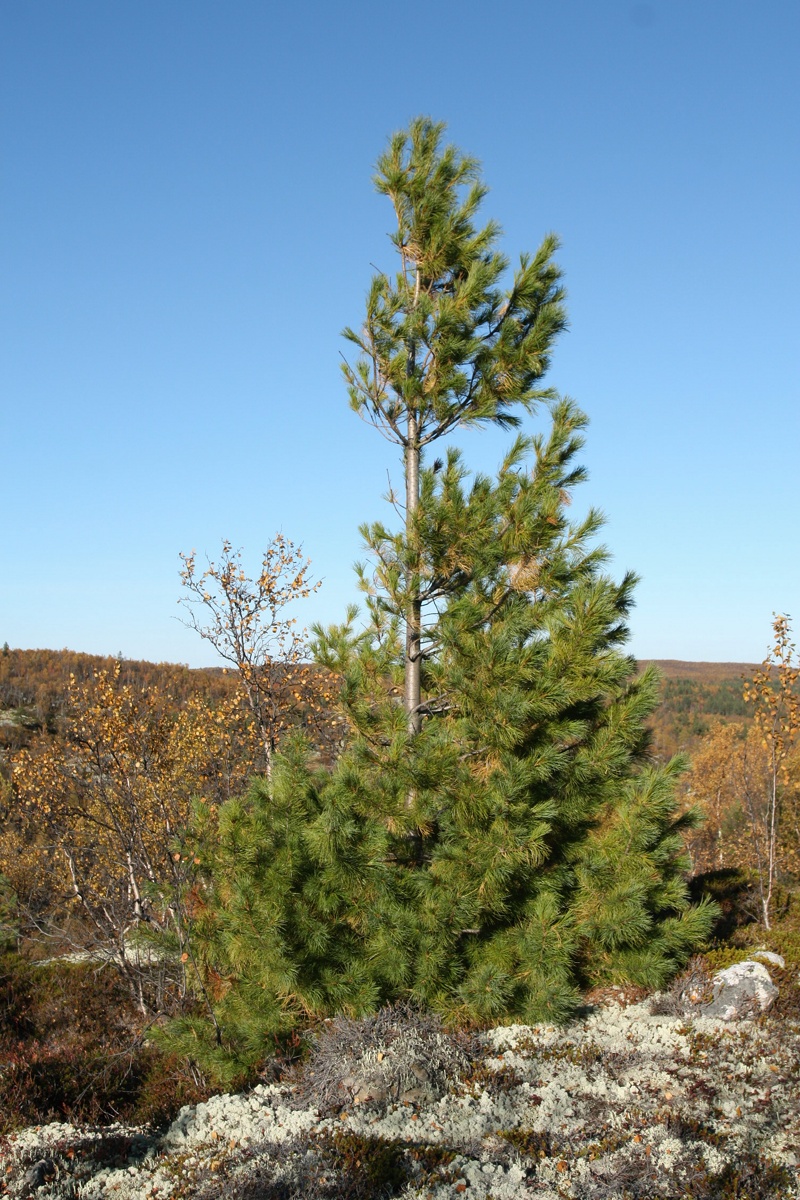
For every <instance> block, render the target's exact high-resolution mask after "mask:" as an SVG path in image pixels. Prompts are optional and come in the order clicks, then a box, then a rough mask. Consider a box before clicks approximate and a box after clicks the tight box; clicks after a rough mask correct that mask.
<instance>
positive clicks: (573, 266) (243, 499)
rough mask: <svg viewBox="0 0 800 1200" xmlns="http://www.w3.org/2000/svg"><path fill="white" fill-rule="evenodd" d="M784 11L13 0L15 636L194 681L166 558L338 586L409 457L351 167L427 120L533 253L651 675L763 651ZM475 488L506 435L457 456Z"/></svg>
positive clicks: (7, 329) (2, 564)
mask: <svg viewBox="0 0 800 1200" xmlns="http://www.w3.org/2000/svg"><path fill="white" fill-rule="evenodd" d="M798 61H800V7H799V6H798V5H797V4H795V3H793V2H789V0H785V2H777V3H767V4H763V5H758V6H755V5H753V4H751V3H743V2H740V0H722V2H717V0H670V2H669V3H667V2H666V0H660V2H658V3H655V2H652V3H649V4H645V3H632V2H630V0H620V2H618V3H617V2H612V0H600V2H599V3H598V0H562V3H560V4H554V3H550V4H544V3H541V2H539V0H524V2H523V0H510V2H505V3H504V2H503V0H500V2H498V3H497V4H496V5H495V6H494V7H493V8H490V7H489V6H487V5H485V4H483V3H480V4H479V3H477V2H474V0H459V2H458V3H455V2H449V0H447V2H437V0H429V2H427V3H423V2H422V0H406V2H405V3H404V4H402V5H396V6H394V5H388V4H375V3H374V2H373V3H365V2H362V0H356V2H350V3H348V4H347V5H332V4H330V5H325V4H319V5H310V4H305V5H302V4H298V5H294V6H289V5H280V6H278V5H273V4H269V3H265V2H263V0H258V2H256V0H226V3H225V4H219V3H216V2H212V0H192V2H191V3H190V2H189V0H136V3H127V4H109V3H108V2H107V0H75V2H74V3H71V4H65V3H63V0H37V2H36V3H35V4H33V3H27V2H25V0H6V2H5V3H4V4H3V5H2V6H1V7H0V93H1V94H2V109H1V113H2V115H1V117H0V120H1V122H2V124H1V127H0V137H1V139H2V146H1V153H2V180H1V181H0V205H1V215H0V221H1V222H2V264H1V267H2V280H3V282H2V285H0V286H1V287H2V316H1V317H0V320H1V321H2V336H1V343H2V349H1V350H0V388H2V398H1V399H0V404H1V405H2V410H1V417H0V420H1V425H0V453H2V464H3V467H2V496H3V517H4V519H3V522H2V534H0V539H1V540H0V641H4V640H7V641H8V642H9V643H10V645H12V646H20V647H35V646H49V647H54V648H60V647H63V646H69V647H71V648H73V649H76V650H84V651H89V652H93V653H104V654H107V653H117V652H118V651H121V652H122V653H123V654H124V655H125V656H126V657H132V658H150V659H156V660H172V661H181V662H188V663H190V664H192V665H203V664H208V663H210V662H213V661H214V660H213V657H212V655H211V653H210V651H209V650H208V648H207V647H206V645H205V644H204V643H202V642H201V641H200V640H199V639H198V638H197V635H196V634H193V633H191V632H190V631H189V630H187V629H185V628H184V627H183V626H182V625H181V624H180V623H179V621H178V620H177V619H176V618H177V616H178V615H179V609H178V607H177V603H176V602H177V599H178V597H179V595H180V584H179V578H178V569H179V565H180V563H179V559H178V555H179V552H180V551H188V550H190V549H192V548H196V549H197V551H198V553H199V554H200V555H202V554H203V553H204V552H207V553H208V554H209V555H212V556H213V555H214V553H215V552H216V551H217V550H218V547H219V544H220V540H221V538H222V537H224V536H226V537H228V538H230V539H231V541H232V542H233V543H234V544H235V545H237V546H242V547H244V549H245V554H246V557H247V558H248V560H249V562H250V563H251V564H252V565H253V566H255V565H256V563H257V561H258V557H259V551H260V550H261V549H262V548H263V546H265V545H266V543H267V542H268V541H269V540H270V539H271V537H272V536H273V535H274V533H275V532H276V531H277V530H282V531H283V532H284V533H285V534H286V535H287V536H288V537H290V538H293V539H294V540H295V541H302V543H303V545H304V547H305V550H306V552H307V553H308V555H309V556H310V557H311V558H312V560H313V564H314V570H315V572H316V573H317V575H318V576H320V577H322V579H323V586H322V588H321V589H320V591H319V593H318V594H317V595H316V596H315V597H313V599H312V600H310V601H308V602H306V604H305V606H303V608H301V609H300V611H299V613H298V615H299V616H301V618H302V619H303V621H304V622H310V621H312V620H323V621H327V620H331V621H332V620H337V619H339V618H340V617H341V615H342V613H343V610H344V607H345V605H346V604H347V603H348V601H349V600H351V599H353V598H354V596H355V589H354V583H353V575H352V571H351V564H352V562H353V561H354V560H355V559H356V558H358V557H359V556H360V554H361V548H360V540H359V535H358V531H357V530H358V525H359V523H360V522H362V521H364V520H371V519H376V518H379V517H381V516H384V511H383V510H384V506H383V504H382V502H381V496H382V494H383V493H384V492H385V490H386V482H387V470H388V471H389V472H390V473H391V474H392V477H393V478H395V479H397V478H399V469H398V464H397V460H396V455H395V453H394V448H393V447H391V446H389V445H388V444H387V443H385V442H384V441H383V440H382V439H381V438H380V437H379V436H378V435H377V433H375V431H373V430H371V429H369V428H368V427H366V426H364V425H362V424H361V423H360V422H359V420H358V418H357V417H356V416H354V415H353V414H352V413H351V412H350V410H349V408H348V403H347V398H346V395H345V391H344V386H343V383H342V381H341V378H340V372H339V362H340V354H341V352H342V351H343V350H344V343H343V341H342V339H341V337H340V331H341V329H342V328H343V326H345V325H348V324H351V325H356V326H357V325H358V324H359V322H360V319H361V316H362V313H363V306H364V295H365V293H366V289H367V286H368V284H369V280H370V276H371V274H372V270H373V265H372V264H377V265H381V266H389V265H390V263H391V258H390V247H389V243H388V240H387V236H386V235H387V233H388V232H389V231H390V229H391V211H390V208H389V205H388V202H387V201H386V200H384V199H382V198H381V197H379V196H377V195H376V194H375V193H374V191H373V190H372V186H371V182H370V180H371V173H372V165H373V164H374V162H375V159H376V158H377V156H378V154H379V153H380V152H381V150H382V149H383V146H384V144H385V141H386V138H387V136H388V135H389V133H390V132H392V131H393V130H395V129H398V128H401V127H403V126H405V125H406V124H407V122H408V120H409V119H410V118H411V117H412V116H414V115H417V114H420V113H425V114H429V115H431V116H433V117H434V118H435V119H437V120H444V121H446V122H447V123H448V131H449V136H450V138H451V139H452V140H453V141H455V142H456V143H457V144H458V145H459V146H461V147H462V149H464V150H465V151H466V152H468V153H470V154H474V155H476V156H477V157H478V158H479V159H480V160H481V161H482V164H483V170H484V175H485V178H486V181H487V182H488V184H489V186H490V188H491V192H490V195H489V197H488V199H487V201H486V204H485V207H484V212H485V214H486V216H487V217H489V216H492V217H496V218H497V219H498V220H499V221H500V223H501V224H502V226H503V229H504V238H503V248H504V250H505V251H506V253H507V254H508V255H509V257H511V258H512V260H513V259H514V258H516V257H517V255H518V254H519V252H520V251H524V250H532V249H534V248H535V247H536V245H538V243H539V241H540V240H541V237H542V235H543V234H544V233H545V232H547V231H550V230H555V231H556V232H557V233H558V234H559V235H560V237H561V239H562V243H563V248H562V251H561V253H560V255H559V261H560V262H561V264H562V266H563V268H564V270H565V273H566V283H567V287H568V292H569V311H570V330H569V332H568V333H567V334H565V335H564V336H563V338H562V339H561V341H560V343H559V345H558V347H557V349H556V353H555V356H554V362H553V370H552V373H551V377H550V382H551V383H552V384H553V385H554V386H556V387H558V388H560V389H561V390H563V391H565V392H568V393H569V394H570V395H572V396H574V397H575V399H576V400H577V401H578V402H579V403H580V405H581V406H582V407H583V408H584V409H585V411H586V412H587V413H588V414H589V417H590V419H591V425H590V428H589V432H588V442H587V446H586V449H585V453H584V460H585V462H586V464H587V466H588V468H589V472H590V481H589V483H588V484H586V485H584V487H583V489H582V491H583V495H582V497H581V504H583V505H588V504H590V503H591V504H594V505H597V506H599V507H600V508H602V509H603V511H604V512H605V513H606V515H607V518H608V523H607V527H606V530H605V538H604V540H605V542H606V544H607V545H608V547H609V549H610V550H611V552H612V554H613V561H612V571H613V572H614V573H615V574H617V575H619V574H620V573H621V572H622V571H623V570H625V569H626V568H633V569H635V570H636V571H638V572H639V573H640V574H641V575H642V583H641V585H640V588H639V591H638V604H637V607H636V609H635V611H634V614H633V621H632V640H631V649H632V650H633V652H634V653H636V654H637V655H639V656H640V657H658V658H684V659H708V660H737V661H757V660H759V659H761V658H762V657H763V654H764V652H765V649H766V646H767V642H768V640H769V632H770V621H771V615H772V612H773V611H774V610H775V611H788V612H790V613H794V614H795V615H796V616H800V607H798V597H800V556H799V555H798V538H797V532H796V530H797V522H798V512H799V511H800V470H798V432H800V430H799V425H800V419H799V418H798V399H799V398H800V397H799V395H798V393H799V392H800V384H799V383H798V380H800V370H798V367H800V361H799V360H800V349H799V347H800V338H799V337H798V328H800V319H799V318H800V312H799V311H798V309H800V301H799V300H798V295H799V294H800V289H799V288H798V282H797V281H798V279H799V278H800V254H799V253H798V232H797V224H798V222H797V214H798V198H799V197H800V186H799V185H800V170H799V169H798V158H799V154H798V150H799V139H798V86H797V63H798ZM457 441H458V442H459V444H461V445H462V446H463V447H464V450H465V455H466V458H467V461H468V462H469V463H470V464H473V465H474V466H475V467H477V468H480V469H491V468H492V467H494V466H495V465H496V463H497V462H498V461H499V459H500V457H501V454H502V449H503V446H504V444H505V441H506V438H505V437H504V435H502V434H496V433H470V434H469V435H468V436H462V437H460V438H458V439H457Z"/></svg>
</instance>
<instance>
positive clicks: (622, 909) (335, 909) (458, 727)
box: [183, 119, 713, 1069]
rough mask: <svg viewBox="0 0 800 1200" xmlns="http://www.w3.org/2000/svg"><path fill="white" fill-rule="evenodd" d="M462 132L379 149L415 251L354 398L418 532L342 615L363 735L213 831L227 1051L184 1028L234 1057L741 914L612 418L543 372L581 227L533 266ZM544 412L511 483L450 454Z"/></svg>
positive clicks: (661, 964)
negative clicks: (595, 428) (708, 892)
mask: <svg viewBox="0 0 800 1200" xmlns="http://www.w3.org/2000/svg"><path fill="white" fill-rule="evenodd" d="M442 131H443V130H442V126H439V125H435V124H433V123H432V122H430V121H428V120H425V119H420V120H417V121H414V122H413V123H412V125H411V126H410V128H409V130H408V132H407V133H403V134H398V135H397V136H395V137H394V138H393V139H392V140H391V142H390V145H389V149H388V151H387V153H386V154H385V155H384V156H383V157H382V158H381V159H380V161H379V164H378V176H377V180H376V183H377V187H378V190H379V191H380V192H382V193H384V194H386V195H387V196H389V197H390V199H391V200H392V202H393V205H394V209H395V214H396V220H397V229H396V232H395V234H394V242H395V245H396V247H397V250H398V253H399V256H400V270H399V272H398V273H397V275H396V276H395V278H394V279H392V280H390V279H389V278H388V277H387V276H385V275H378V276H376V278H375V279H374V280H373V283H372V286H371V288H370V291H369V294H368V299H367V312H366V318H365V321H364V325H363V329H362V330H361V332H360V333H354V332H353V331H347V336H348V338H349V339H350V341H351V342H352V343H355V344H356V345H357V346H358V348H359V350H360V352H361V356H360V357H359V358H358V359H357V361H356V362H355V364H354V365H349V366H348V367H347V368H346V376H347V382H348V386H349V389H350V397H351V402H352V405H353V407H354V408H355V409H356V410H357V411H358V412H359V413H360V415H362V416H363V417H365V418H366V419H367V420H369V421H372V422H373V423H374V424H375V425H376V426H378V428H379V429H380V430H381V432H383V433H384V434H385V435H386V436H388V437H389V438H390V440H393V441H395V442H397V443H398V445H399V446H400V450H401V455H402V463H403V468H404V479H405V504H404V506H402V509H401V521H400V527H399V528H396V529H393V528H391V527H389V526H387V525H384V524H381V523H377V524H371V525H367V526H365V527H364V529H363V533H364V537H365V541H366V544H367V548H368V550H369V551H370V554H371V561H372V567H371V569H370V568H368V567H367V566H363V567H362V568H361V569H360V580H361V584H362V587H363V588H364V589H365V591H366V592H367V603H368V621H367V624H366V627H365V628H361V629H359V628H358V627H357V614H356V612H355V610H351V611H350V612H349V613H348V615H347V619H346V620H345V622H344V623H343V624H342V625H340V626H334V627H331V628H328V629H321V628H317V629H316V631H315V633H316V653H317V656H318V660H319V661H320V663H321V664H322V665H324V666H326V667H327V668H329V669H332V670H334V671H335V672H336V673H337V674H338V676H339V677H340V678H341V680H342V693H341V698H342V704H343V708H344V711H345V713H346V717H347V722H348V728H349V735H348V739H347V744H346V746H345V748H344V750H343V752H342V754H341V756H340V758H339V760H338V762H337V764H336V766H335V768H334V769H333V770H332V771H331V772H329V773H319V772H318V773H316V774H314V773H312V772H311V771H310V770H309V769H308V767H307V766H306V765H304V760H303V754H302V751H301V750H300V749H299V748H298V746H297V745H296V744H295V747H294V749H293V750H292V754H291V755H290V756H289V757H287V758H284V759H283V760H281V758H280V756H279V758H278V760H277V763H276V774H275V778H274V780H273V781H272V783H271V785H269V786H268V785H265V784H256V785H255V786H254V790H253V792H251V795H250V797H249V798H248V799H247V800H246V801H245V802H243V803H242V804H238V805H231V806H226V808H223V810H221V811H220V813H219V814H218V815H217V816H216V817H215V818H214V821H213V822H212V826H213V828H212V830H211V833H210V835H209V834H208V833H207V834H206V837H205V839H203V838H201V839H200V841H201V843H203V844H205V845H206V846H212V847H213V846H214V845H216V847H217V848H216V849H215V850H213V853H207V855H206V862H207V868H206V874H205V881H206V882H205V886H204V890H203V891H202V894H201V896H200V897H199V900H198V911H202V913H203V921H204V922H205V925H204V926H203V925H201V924H198V928H197V930H196V931H195V936H196V938H197V939H198V953H197V962H198V963H199V964H201V966H200V968H199V970H198V976H199V978H201V980H203V981H205V983H206V984H208V982H209V980H211V981H212V982H214V981H216V984H215V986H216V993H215V994H216V995H217V997H218V999H217V1001H214V999H213V996H212V999H211V1004H212V1008H213V1010H214V1013H215V1019H216V1021H217V1026H216V1029H215V1034H214V1036H215V1038H216V1046H212V1044H211V1034H210V1030H209V1027H208V1026H206V1027H205V1028H206V1034H205V1043H203V1037H202V1036H201V1035H200V1030H199V1026H198V1025H197V1023H194V1024H191V1023H190V1025H188V1026H186V1027H185V1028H184V1030H183V1035H184V1036H186V1037H187V1038H188V1040H187V1042H186V1044H187V1045H189V1044H191V1045H192V1046H193V1047H194V1049H195V1052H196V1053H197V1047H198V1046H200V1045H201V1044H205V1046H206V1050H207V1054H208V1055H209V1058H208V1061H209V1062H210V1063H214V1062H216V1064H217V1067H216V1069H220V1067H219V1064H220V1063H221V1062H222V1061H223V1058H224V1056H225V1055H226V1054H227V1056H228V1057H227V1059H226V1060H225V1061H228V1062H230V1063H236V1064H238V1066H239V1067H241V1066H242V1064H244V1063H246V1062H247V1061H253V1060H254V1056H255V1057H257V1056H258V1054H259V1053H263V1052H264V1050H265V1048H266V1042H267V1040H268V1037H269V1035H271V1034H273V1033H274V1034H277V1033H279V1032H281V1031H284V1030H286V1029H287V1028H290V1027H292V1026H293V1025H294V1024H296V1023H297V1022H299V1021H305V1020H308V1019H310V1018H313V1017H315V1016H323V1015H327V1014H329V1013H332V1012H335V1011H347V1012H350V1013H359V1012H366V1011H370V1010H372V1009H374V1008H375V1007H376V1006H377V1005H379V1004H380V1003H381V1002H384V1001H386V1000H389V999H398V998H406V999H408V998H411V999H413V1000H415V1001H416V1002H418V1003H421V1004H425V1005H428V1006H430V1007H432V1008H434V1009H436V1010H437V1011H439V1012H440V1013H442V1014H444V1015H447V1016H449V1017H452V1018H458V1017H467V1018H469V1019H473V1020H475V1019H477V1020H497V1019H510V1018H515V1019H519V1020H527V1021H534V1020H541V1019H547V1018H549V1019H555V1020H560V1019H564V1018H565V1017H566V1016H567V1015H568V1014H569V1013H570V1012H572V1011H574V1009H575V1006H576V1004H577V1003H578V1000H579V997H580V993H581V990H582V989H584V988H585V987H587V986H589V985H591V984H593V983H599V982H623V981H632V982H635V983H639V984H644V985H648V986H658V985H659V984H660V983H662V982H664V980H666V979H667V978H668V977H669V976H670V975H671V974H672V973H674V971H675V970H676V969H677V968H678V967H679V966H680V965H681V963H683V962H684V961H685V960H686V958H687V957H688V955H689V954H690V953H691V951H692V949H693V948H695V947H697V946H698V945H699V944H700V943H701V942H702V941H703V939H704V938H705V937H706V936H707V934H708V932H709V929H710V925H711V920H712V916H713V913H712V911H711V908H710V907H708V906H706V907H699V908H692V907H691V906H690V904H689V902H688V897H687V888H686V883H685V874H686V871H687V868H688V860H687V858H686V855H685V853H684V849H683V833H684V831H685V829H686V828H688V827H689V826H690V825H691V824H692V822H693V820H694V818H693V816H692V814H688V815H683V816H680V815H679V812H678V805H677V802H676V799H675V780H676V775H677V772H678V771H679V769H680V766H681V764H680V763H673V764H671V765H669V766H667V767H665V768H660V767H658V766H656V765H655V764H654V763H653V762H652V761H651V758H650V756H649V735H648V731H647V718H648V716H649V714H650V713H651V712H652V710H653V708H654V706H655V705H656V703H657V679H656V677H655V675H654V674H653V672H652V671H646V672H644V673H643V674H638V672H637V666H636V663H635V661H634V660H633V658H632V657H631V656H630V655H628V654H626V653H625V651H624V644H625V641H626V638H627V634H628V629H627V619H628V614H629V611H630V607H631V604H632V597H633V589H634V586H635V578H634V576H632V575H630V574H629V575H626V576H625V577H624V578H623V579H622V581H621V582H615V581H614V580H613V579H611V578H610V577H609V576H608V574H606V571H605V562H606V555H605V552H604V550H603V549H602V547H600V546H598V545H597V542H596V536H597V533H598V530H599V528H600V526H601V523H602V522H601V518H600V516H599V515H598V513H597V512H595V511H590V512H589V513H588V514H587V515H586V516H585V517H583V518H582V519H577V520H576V519H570V502H571V498H572V493H573V491H574V489H575V487H576V486H577V485H578V484H580V483H581V482H582V481H583V479H584V478H585V472H584V470H583V468H582V467H581V466H580V465H579V464H578V463H577V455H578V454H579V452H580V450H581V448H582V445H583V432H582V431H583V428H584V426H585V424H586V418H585V417H584V415H583V414H582V413H581V412H580V410H579V409H578V408H577V407H576V406H575V405H574V404H573V403H572V402H571V401H569V400H566V399H561V398H559V397H558V396H556V395H555V394H554V393H552V392H551V391H549V390H546V389H544V388H542V387H541V386H540V384H541V380H542V377H543V375H544V373H545V370H546V368H547V365H548V361H549V356H550V353H551V350H552V347H553V343H554V340H555V338H556V336H557V335H558V333H559V332H560V331H561V330H562V329H563V327H564V323H565V315H564V309H563V303H562V301H563V293H562V288H561V283H560V274H559V270H558V268H557V266H556V265H555V263H554V262H553V254H554V252H555V248H556V243H555V239H553V238H552V237H551V238H548V239H546V241H545V242H544V243H543V245H542V247H541V248H540V249H539V251H538V252H537V253H536V254H535V255H532V256H529V257H523V258H522V259H521V261H520V266H519V268H518V269H517V271H516V273H515V274H514V275H513V277H512V279H511V281H510V283H509V285H508V286H506V287H503V284H502V281H503V279H504V278H505V275H506V271H507V266H506V262H505V260H504V259H503V258H502V256H501V255H500V254H499V252H498V251H497V249H496V246H497V240H498V236H499V232H498V229H497V227H496V226H495V225H494V224H492V223H489V224H487V225H485V226H483V227H480V228H479V227H477V226H476V224H475V220H476V217H477V212H478V208H479V206H480V203H481V201H482V199H483V197H484V195H485V191H486V189H485V188H484V186H483V184H482V183H481V181H480V178H479V175H478V169H477V166H476V164H475V162H474V161H473V160H471V159H467V158H464V157H463V156H462V155H461V154H460V153H459V151H458V150H457V149H455V148H454V147H451V146H443V145H442ZM525 412H529V413H534V412H536V413H537V414H538V416H539V417H540V418H541V417H544V418H545V420H544V422H543V425H544V429H543V430H542V431H540V432H538V433H535V434H523V433H520V432H518V433H517V434H516V435H515V436H514V440H513V442H512V444H511V446H510V448H509V450H508V453H507V455H506V457H505V459H504V461H503V462H502V463H501V464H500V466H499V469H498V471H497V472H496V474H495V476H494V477H490V476H487V475H483V474H477V475H476V474H471V473H470V472H469V470H468V468H467V467H466V465H465V464H464V462H463V459H462V457H461V455H460V454H459V452H458V451H457V450H456V449H455V448H453V447H452V445H450V444H449V443H443V449H442V451H441V454H440V456H439V457H438V458H436V459H435V460H434V461H433V462H432V463H430V462H429V461H428V459H427V457H426V456H427V455H428V453H429V447H430V446H431V445H432V444H433V443H434V442H437V441H439V440H440V439H444V438H446V437H447V436H448V435H450V434H451V433H453V432H454V431H455V430H457V428H458V427H459V426H465V425H476V424H487V423H495V424H499V425H503V426H509V427H515V426H518V425H519V423H520V414H521V413H525ZM215 839H216V842H215ZM202 855H203V850H202V845H201V846H200V847H199V849H198V856H200V857H202ZM202 964H205V966H203V965H202Z"/></svg>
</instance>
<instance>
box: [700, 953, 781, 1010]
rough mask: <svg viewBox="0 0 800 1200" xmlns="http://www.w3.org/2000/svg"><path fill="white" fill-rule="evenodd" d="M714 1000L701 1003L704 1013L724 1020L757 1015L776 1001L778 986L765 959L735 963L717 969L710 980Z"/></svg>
mask: <svg viewBox="0 0 800 1200" xmlns="http://www.w3.org/2000/svg"><path fill="white" fill-rule="evenodd" d="M711 983H712V987H713V989H714V991H713V995H712V998H711V1000H709V1001H708V1002H707V1003H706V1004H704V1005H703V1006H702V1010H701V1011H702V1015H703V1016H704V1017H720V1018H721V1019H722V1020H723V1021H741V1020H746V1019H748V1018H752V1017H758V1016H760V1015H761V1013H764V1012H766V1011H767V1009H768V1008H769V1007H770V1006H771V1005H772V1004H773V1003H774V1001H775V1000H776V998H777V995H778V989H777V988H776V987H775V985H774V983H773V982H772V979H771V978H770V974H769V971H768V970H767V968H766V967H765V966H764V964H763V963H760V962H753V961H751V960H748V961H747V962H741V963H736V964H735V965H734V966H732V967H727V968H726V970H724V971H718V972H717V973H716V975H715V976H714V978H713V979H712V981H711Z"/></svg>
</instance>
